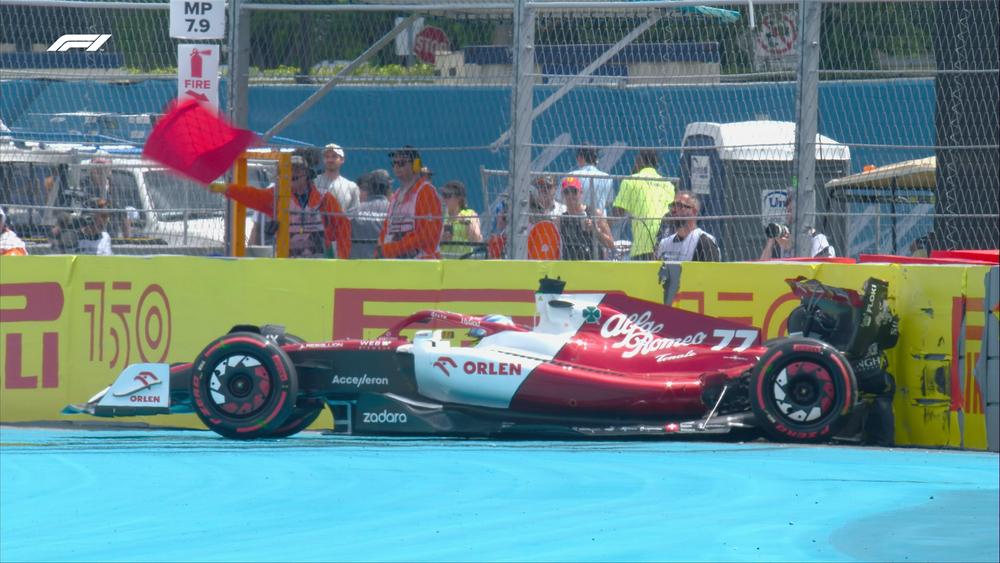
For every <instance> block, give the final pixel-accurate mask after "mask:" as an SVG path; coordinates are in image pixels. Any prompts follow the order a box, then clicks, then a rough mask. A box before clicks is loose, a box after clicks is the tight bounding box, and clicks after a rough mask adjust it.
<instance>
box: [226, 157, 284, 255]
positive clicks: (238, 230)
mask: <svg viewBox="0 0 1000 563" xmlns="http://www.w3.org/2000/svg"><path fill="white" fill-rule="evenodd" d="M249 160H256V161H260V160H265V161H267V160H273V161H276V162H277V165H278V177H277V179H276V182H275V184H276V185H277V188H278V189H277V191H276V193H275V205H274V219H275V220H276V221H278V223H279V225H280V227H279V229H278V238H277V241H276V243H275V251H274V255H275V257H276V258H288V202H289V200H290V198H291V181H292V155H291V154H290V153H284V152H278V151H268V152H245V153H243V154H241V155H240V157H239V158H238V159H236V164H235V165H234V177H233V183H236V184H243V185H246V184H247V182H248V181H249V177H248V175H247V161H249ZM230 204H231V205H232V214H231V215H232V218H233V221H232V227H231V234H232V241H233V245H232V256H237V257H244V256H246V255H247V233H246V218H247V208H246V206H245V205H243V204H242V203H239V202H237V201H232V200H230Z"/></svg>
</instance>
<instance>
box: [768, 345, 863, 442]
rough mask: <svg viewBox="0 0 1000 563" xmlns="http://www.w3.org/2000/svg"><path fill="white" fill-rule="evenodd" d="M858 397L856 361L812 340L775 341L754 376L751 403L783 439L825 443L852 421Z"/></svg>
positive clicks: (770, 428) (769, 430)
mask: <svg viewBox="0 0 1000 563" xmlns="http://www.w3.org/2000/svg"><path fill="white" fill-rule="evenodd" d="M857 398H858V384H857V381H856V380H855V377H854V372H853V371H852V370H851V364H850V363H849V362H848V361H847V359H846V358H844V356H843V355H842V354H841V353H840V352H838V351H837V350H836V349H835V348H833V347H832V346H830V345H829V344H826V343H824V342H821V341H819V340H815V339H812V338H789V339H786V340H785V341H784V342H781V343H775V344H773V345H772V346H771V347H770V349H768V351H767V352H765V353H764V355H763V356H762V357H761V358H760V360H759V361H758V362H757V365H756V366H755V367H754V370H753V373H752V374H751V376H750V404H751V406H752V407H753V411H754V414H755V415H756V416H757V420H758V422H759V423H760V425H761V427H762V428H764V430H765V431H766V432H767V433H768V434H769V435H771V436H773V437H774V438H776V439H779V440H782V441H794V442H821V441H824V440H828V439H830V438H832V437H833V436H835V435H836V434H837V432H838V431H839V430H840V428H841V427H842V426H843V425H844V424H845V423H846V422H847V420H848V418H849V417H850V414H851V410H852V409H853V408H854V404H855V403H856V402H857Z"/></svg>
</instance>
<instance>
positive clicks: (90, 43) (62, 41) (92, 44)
mask: <svg viewBox="0 0 1000 563" xmlns="http://www.w3.org/2000/svg"><path fill="white" fill-rule="evenodd" d="M108 39H111V34H110V33H109V34H106V35H86V34H84V35H72V34H71V35H63V36H62V37H60V38H59V39H57V40H56V42H55V43H53V44H52V46H51V47H49V48H48V50H49V51H60V52H61V51H69V50H70V49H86V50H87V51H88V52H93V51H96V50H98V49H100V48H101V46H103V45H104V43H105V42H107V40H108Z"/></svg>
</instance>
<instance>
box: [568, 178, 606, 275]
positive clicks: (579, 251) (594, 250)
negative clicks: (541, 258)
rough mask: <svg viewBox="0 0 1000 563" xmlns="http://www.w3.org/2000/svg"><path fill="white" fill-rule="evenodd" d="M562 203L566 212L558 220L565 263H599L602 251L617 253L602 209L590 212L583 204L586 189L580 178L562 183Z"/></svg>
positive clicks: (569, 179)
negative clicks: (582, 261) (575, 261)
mask: <svg viewBox="0 0 1000 563" xmlns="http://www.w3.org/2000/svg"><path fill="white" fill-rule="evenodd" d="M562 196H563V202H565V204H566V212H565V213H563V214H562V215H560V216H559V217H557V218H556V224H557V226H558V227H559V235H560V237H561V238H562V256H561V258H562V259H563V260H600V259H601V257H602V256H603V252H601V248H600V247H602V246H603V247H604V248H606V249H608V250H614V248H615V241H614V240H613V239H612V238H611V229H610V228H609V227H608V221H607V219H606V218H605V217H604V213H603V212H602V211H601V210H600V209H590V208H589V207H588V206H586V205H583V203H581V201H580V200H581V199H583V187H582V186H581V182H580V179H579V178H574V177H572V176H571V177H569V178H565V179H563V181H562Z"/></svg>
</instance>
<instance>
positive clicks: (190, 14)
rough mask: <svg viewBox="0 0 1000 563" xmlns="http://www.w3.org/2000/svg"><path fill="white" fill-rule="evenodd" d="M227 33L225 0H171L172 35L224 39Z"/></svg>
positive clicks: (183, 37) (175, 36)
mask: <svg viewBox="0 0 1000 563" xmlns="http://www.w3.org/2000/svg"><path fill="white" fill-rule="evenodd" d="M225 35H226V2H225V0H194V1H192V0H171V2H170V37H174V38H176V39H222V38H224V37H225Z"/></svg>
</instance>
